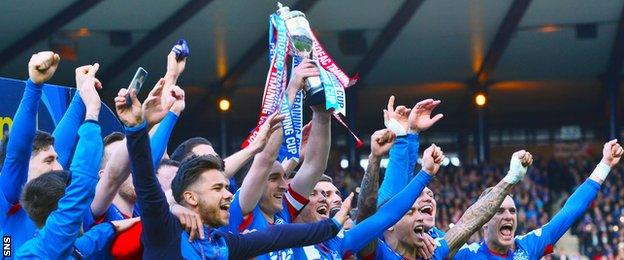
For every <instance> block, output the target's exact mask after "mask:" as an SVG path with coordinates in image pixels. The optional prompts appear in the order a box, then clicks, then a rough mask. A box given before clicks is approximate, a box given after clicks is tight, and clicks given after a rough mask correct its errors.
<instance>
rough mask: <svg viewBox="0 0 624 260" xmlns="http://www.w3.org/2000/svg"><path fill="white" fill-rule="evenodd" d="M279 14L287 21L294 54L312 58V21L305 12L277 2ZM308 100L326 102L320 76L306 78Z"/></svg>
mask: <svg viewBox="0 0 624 260" xmlns="http://www.w3.org/2000/svg"><path fill="white" fill-rule="evenodd" d="M277 8H278V9H277V15H279V16H280V17H281V18H282V20H284V22H286V29H287V30H288V34H289V35H290V42H291V44H292V47H293V48H292V49H293V51H294V53H293V55H297V56H299V57H300V58H302V59H303V58H310V54H312V31H311V30H310V23H308V20H307V19H306V16H305V14H304V13H302V12H300V11H297V10H292V11H291V10H290V8H289V7H288V6H285V5H282V4H281V3H280V2H277ZM304 90H305V91H306V100H307V102H308V103H309V104H310V105H318V104H322V103H323V102H325V92H324V91H323V84H322V82H321V78H320V77H309V78H307V79H306V86H305V88H304Z"/></svg>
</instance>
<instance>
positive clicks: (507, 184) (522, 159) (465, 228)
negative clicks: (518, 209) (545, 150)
mask: <svg viewBox="0 0 624 260" xmlns="http://www.w3.org/2000/svg"><path fill="white" fill-rule="evenodd" d="M532 163H533V156H532V155H531V154H530V153H529V152H526V151H524V150H520V151H517V152H515V153H514V154H513V155H512V157H511V161H510V163H509V172H508V173H507V175H505V177H504V178H503V180H501V181H500V182H499V183H498V184H496V186H494V187H493V188H492V189H491V190H490V191H489V192H488V193H487V194H485V195H483V196H482V197H480V198H479V200H477V202H475V203H474V204H473V205H471V206H470V207H469V208H468V209H467V210H466V212H464V214H463V215H462V217H461V218H460V219H459V221H458V222H457V223H456V224H455V225H454V226H453V227H452V228H451V229H450V230H449V231H447V232H446V234H445V235H444V238H443V239H444V240H445V241H446V243H447V245H448V251H449V257H452V256H453V255H454V254H455V252H456V251H457V250H458V249H459V248H460V247H461V246H463V245H464V244H465V243H466V242H468V239H469V238H470V236H472V234H473V233H475V232H477V231H478V230H479V229H480V228H481V227H483V225H484V224H485V223H487V222H488V221H489V220H490V219H491V218H492V217H493V216H494V214H496V212H498V210H499V209H500V205H501V204H502V203H503V201H504V200H505V197H507V196H508V195H509V193H510V192H511V189H512V188H513V187H514V185H516V184H517V183H518V182H520V181H521V180H522V179H523V178H524V176H525V175H526V172H527V167H528V166H529V165H531V164H532ZM436 250H437V249H436Z"/></svg>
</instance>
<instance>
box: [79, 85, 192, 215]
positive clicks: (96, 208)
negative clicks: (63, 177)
mask: <svg viewBox="0 0 624 260" xmlns="http://www.w3.org/2000/svg"><path fill="white" fill-rule="evenodd" d="M163 88H164V80H163V79H161V80H159V81H158V83H156V85H155V86H154V88H152V90H151V91H150V93H149V94H148V97H147V99H146V100H145V103H144V104H143V105H142V106H140V111H142V112H141V113H142V115H145V118H147V119H149V120H146V121H148V122H149V123H150V124H151V125H156V124H158V123H159V122H161V121H165V122H163V123H161V124H160V125H161V126H159V127H158V129H159V130H156V131H155V133H154V137H153V138H152V139H156V140H150V141H151V142H152V144H153V147H154V148H155V149H154V151H151V150H150V151H151V153H152V156H151V158H152V161H151V162H152V167H154V168H153V169H156V166H157V165H159V164H160V157H162V154H163V153H164V151H165V149H166V145H167V140H169V135H170V133H171V130H172V129H173V126H174V125H175V121H176V120H177V117H176V116H175V115H169V114H170V113H172V112H170V111H169V110H175V109H176V108H179V106H180V103H179V102H180V99H182V100H183V99H184V93H183V92H182V93H181V94H175V93H174V92H175V91H177V90H171V91H170V92H169V93H163ZM122 92H123V93H126V89H121V90H119V92H118V93H117V94H118V95H119V94H121V93H122ZM178 93H179V92H178ZM164 96H168V97H169V98H168V99H169V100H170V102H169V103H167V104H165V106H163V105H162V104H161V102H160V100H161V98H163V97H164ZM122 109H123V113H130V112H129V110H130V108H127V107H124V108H122ZM182 109H183V108H182ZM166 115H169V116H166ZM124 116H125V115H124ZM120 118H121V115H120ZM163 118H165V119H166V120H165V119H163ZM167 118H168V119H167ZM126 141H127V140H124V141H123V142H124V143H126V145H121V146H119V147H118V148H117V149H115V151H113V152H112V154H111V157H110V159H109V160H108V162H107V163H106V166H105V167H104V172H103V174H102V178H101V179H100V181H99V182H98V184H97V187H96V191H95V198H94V199H93V202H92V203H91V212H92V213H93V216H94V217H96V218H97V217H100V216H102V215H103V214H104V213H106V211H107V210H108V208H109V207H110V205H111V203H112V202H113V199H114V198H115V195H116V194H117V192H118V191H119V187H121V185H122V184H123V182H124V181H126V179H128V176H129V175H130V156H129V154H128V148H127V142H126ZM155 153H157V154H155ZM158 153H159V154H158ZM155 157H157V158H158V159H156V158H155Z"/></svg>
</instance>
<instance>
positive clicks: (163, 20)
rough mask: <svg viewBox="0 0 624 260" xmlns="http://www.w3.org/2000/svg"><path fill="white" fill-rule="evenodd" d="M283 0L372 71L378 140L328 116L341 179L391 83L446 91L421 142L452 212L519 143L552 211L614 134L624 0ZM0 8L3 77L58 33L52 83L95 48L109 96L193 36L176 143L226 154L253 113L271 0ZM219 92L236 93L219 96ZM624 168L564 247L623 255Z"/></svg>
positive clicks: (363, 112) (399, 91) (158, 67)
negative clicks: (436, 154) (199, 141)
mask: <svg viewBox="0 0 624 260" xmlns="http://www.w3.org/2000/svg"><path fill="white" fill-rule="evenodd" d="M283 3H284V4H286V5H289V6H291V9H296V10H301V11H303V12H305V13H306V15H307V17H308V20H309V21H310V24H311V26H312V28H313V30H314V31H315V33H316V34H317V36H318V38H319V40H320V41H321V43H322V44H323V45H324V47H325V48H326V50H327V51H328V53H330V55H331V56H333V58H334V59H335V60H336V62H337V63H338V64H339V65H340V66H341V67H342V68H343V69H344V70H345V72H347V73H348V74H350V75H355V74H358V75H359V77H360V80H359V82H358V83H357V84H356V85H355V86H352V87H350V88H348V89H347V105H348V109H347V111H348V112H347V113H348V115H347V118H348V120H349V123H350V125H351V126H352V128H353V129H354V130H355V131H356V132H357V133H358V134H359V136H360V137H361V138H362V139H363V140H365V142H366V145H365V146H364V147H363V148H360V149H356V148H355V147H354V140H353V138H352V137H350V135H348V133H347V132H346V131H345V130H344V129H343V128H342V127H341V126H339V125H338V124H334V125H335V126H334V127H333V132H332V134H333V137H332V142H333V145H332V154H331V158H330V163H329V168H328V173H329V174H330V175H332V176H334V178H335V180H337V182H338V183H339V184H340V185H341V187H342V188H343V189H344V190H345V191H348V190H349V189H351V188H353V187H355V186H357V185H358V184H359V180H360V179H361V176H362V173H363V168H365V166H366V165H367V163H368V162H367V160H366V158H367V156H368V153H369V149H368V143H369V140H368V139H369V137H370V134H372V132H373V131H374V130H377V129H379V128H382V127H383V119H382V109H383V108H384V107H385V105H386V102H387V99H388V97H389V96H390V95H395V96H396V97H397V101H396V103H397V104H400V105H406V106H409V107H411V106H413V105H414V104H416V102H418V101H420V100H422V99H426V98H434V99H440V100H441V101H442V104H441V105H440V106H439V107H438V109H436V111H435V112H437V113H443V114H444V115H445V116H444V118H443V119H442V121H440V122H439V123H438V124H436V125H435V126H433V127H432V128H431V129H429V130H428V131H426V132H423V133H421V135H420V140H421V147H426V146H428V145H429V144H430V143H436V144H437V145H440V146H441V147H443V149H444V151H445V153H446V154H447V157H448V160H447V161H445V163H444V164H445V168H444V172H443V174H442V177H441V178H440V182H439V186H436V188H435V189H434V191H436V192H439V193H438V196H439V197H440V200H441V202H438V205H440V207H441V209H440V210H438V214H439V216H438V220H439V223H440V224H441V225H443V227H444V228H447V227H446V226H444V225H447V224H448V223H451V222H453V221H456V220H457V216H458V215H457V214H458V213H457V212H462V211H463V210H464V208H463V207H465V205H469V204H468V203H467V201H462V199H465V200H470V199H473V198H477V197H478V194H479V193H480V191H481V189H483V188H485V187H486V186H483V187H482V183H489V182H488V180H489V181H493V180H498V179H500V178H499V177H500V176H499V175H500V174H501V173H502V172H505V169H504V165H505V164H506V163H507V161H508V158H509V156H510V155H511V153H512V152H513V151H514V150H518V149H520V148H523V149H527V150H529V151H531V152H533V153H534V154H536V155H537V156H538V158H539V161H538V163H537V165H536V167H534V168H533V169H532V170H531V171H530V179H529V180H527V184H526V185H525V186H523V187H520V188H519V190H518V191H517V195H516V196H515V199H516V200H517V203H519V204H518V205H521V208H522V209H521V211H520V212H519V216H518V217H519V219H523V221H520V222H522V223H523V224H524V226H523V227H522V228H521V229H520V230H530V229H531V228H533V227H536V226H540V225H542V224H544V221H546V220H547V219H549V217H550V216H552V214H553V213H554V212H556V209H558V208H559V207H560V205H561V203H562V202H564V200H561V199H560V198H567V196H566V195H565V194H569V192H570V191H571V190H573V188H574V187H575V186H576V185H578V184H579V182H580V181H581V180H584V179H585V178H586V176H588V175H589V173H590V171H591V169H593V166H594V165H595V163H596V162H597V158H599V157H600V155H601V154H600V151H601V147H602V144H603V143H604V141H606V140H608V139H612V138H619V137H620V136H621V135H622V113H621V100H622V95H623V93H621V91H620V90H619V89H620V85H621V78H622V69H623V68H622V62H623V60H624V1H622V0H601V1H584V0H568V1H557V0H535V1H530V0H465V1H456V0H428V1H426V0H407V1H398V0H387V1H372V0H366V1H362V0H339V1H329V0H298V1H294V0H288V1H283ZM0 10H3V11H4V12H3V15H2V16H0V24H2V25H3V26H0V76H1V77H8V78H15V79H25V78H26V77H27V75H28V74H27V69H26V68H27V67H26V64H27V62H28V60H29V58H30V56H31V54H32V53H34V52H37V51H41V50H49V49H52V50H54V51H55V52H58V53H59V54H60V55H61V57H62V62H61V66H60V68H59V70H58V72H57V73H56V75H55V76H54V78H53V79H52V80H51V81H50V83H52V84H57V85H63V86H73V85H74V84H75V83H74V68H76V67H78V66H80V65H84V64H91V63H94V62H99V63H100V64H101V68H100V71H99V72H98V78H99V79H100V80H101V81H102V82H103V83H104V86H105V89H104V90H103V91H102V96H103V98H102V99H103V101H104V102H105V103H106V104H108V105H109V106H111V105H112V103H113V102H112V100H113V97H114V95H115V94H116V93H117V90H118V89H119V88H121V87H125V86H127V84H128V83H129V82H130V80H131V78H132V76H133V74H134V71H135V70H136V69H137V67H139V66H141V67H143V68H145V69H146V70H147V71H148V72H149V76H148V80H147V83H146V85H147V86H150V87H151V86H153V84H155V83H156V82H157V81H158V78H159V77H160V76H162V75H164V73H165V67H166V55H167V54H168V52H169V51H170V49H171V47H172V46H173V44H174V43H175V41H176V40H177V39H180V38H183V39H186V40H187V41H188V42H189V45H190V48H191V56H190V58H189V59H188V62H187V65H186V70H185V72H184V73H183V74H182V76H181V78H180V80H179V81H178V83H179V85H181V86H182V87H183V88H184V89H185V91H186V93H187V95H186V96H187V108H186V111H185V112H184V113H183V115H182V117H181V118H180V120H179V121H178V127H176V129H175V131H174V133H173V135H172V139H171V142H170V143H169V151H170V152H171V151H172V150H173V148H174V147H175V146H177V145H178V144H179V143H180V142H182V141H184V140H185V139H187V138H190V137H193V136H204V137H207V138H208V139H209V140H211V141H213V143H214V144H215V146H216V148H217V149H215V150H217V151H221V152H222V153H224V154H229V153H232V152H234V151H236V150H237V149H238V148H239V146H240V144H241V143H242V141H243V140H244V138H245V137H246V136H247V134H248V133H249V131H250V130H252V129H253V128H254V127H255V125H256V122H257V117H258V113H259V107H260V102H261V95H262V92H263V86H264V82H265V79H266V72H267V69H268V64H267V63H268V53H267V39H268V37H267V35H268V33H267V32H268V17H269V15H270V14H271V13H272V12H274V11H275V10H276V4H275V2H274V1H267V0H261V1H241V0H212V1H211V0H190V1H188V0H187V1H164V0H133V1H121V0H57V1H34V0H25V1H2V2H0ZM147 92H148V91H147V90H144V91H143V92H142V93H141V94H142V96H145V95H146V94H147ZM223 100H227V101H228V102H229V107H228V108H227V109H225V110H220V109H219V106H218V104H219V103H220V102H224V101H223ZM307 112H308V113H306V116H305V117H304V120H306V121H307V120H309V118H310V117H309V111H307ZM3 124H4V123H3ZM2 127H3V128H4V127H6V126H5V125H3V126H2ZM421 150H422V149H421ZM385 163H387V161H384V162H382V166H383V164H385ZM622 173H623V172H622V169H620V168H618V169H617V170H616V171H614V173H612V174H611V177H610V180H608V182H607V183H608V185H607V186H606V187H605V188H603V195H601V197H600V198H599V199H598V200H597V201H596V203H595V205H594V206H593V207H592V209H591V210H589V211H588V213H587V214H586V216H585V217H584V218H583V220H582V221H579V224H578V226H576V227H575V228H573V230H572V232H571V234H570V236H566V237H564V239H562V243H560V244H563V247H564V248H563V251H562V250H559V251H558V253H559V254H564V255H565V254H569V255H570V256H572V255H579V254H582V255H585V256H587V257H592V258H593V257H601V256H611V257H615V256H616V255H617V254H618V247H620V248H621V252H620V257H624V254H623V253H622V252H624V248H623V247H624V244H622V242H623V241H622V240H621V237H622V235H624V233H622V232H623V231H622V227H623V226H622V223H623V222H624V218H623V217H622V210H623V207H622V206H623V202H622V196H624V194H623V193H622V192H621V191H622V190H621V187H622V185H623V184H624V183H622V178H621V177H620V176H621V174H622ZM459 176H461V180H462V181H459V179H457V178H460V177H459ZM465 178H469V179H470V180H471V182H470V183H472V184H470V183H467V182H465ZM492 178H493V179H492ZM453 180H454V181H455V182H453ZM451 183H456V185H452V184H451ZM475 184H479V185H478V186H474V187H473V186H472V185H475ZM442 205H444V206H442ZM443 207H444V210H442V208H443ZM563 242H565V243H563ZM618 243H619V244H618ZM566 246H567V247H566Z"/></svg>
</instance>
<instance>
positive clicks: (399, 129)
mask: <svg viewBox="0 0 624 260" xmlns="http://www.w3.org/2000/svg"><path fill="white" fill-rule="evenodd" d="M384 125H385V126H386V128H388V129H389V130H390V131H392V132H393V133H394V134H395V135H397V136H404V135H406V134H407V130H405V128H403V126H402V125H401V123H399V121H397V120H396V119H394V118H391V119H390V120H388V121H385V122H384Z"/></svg>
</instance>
